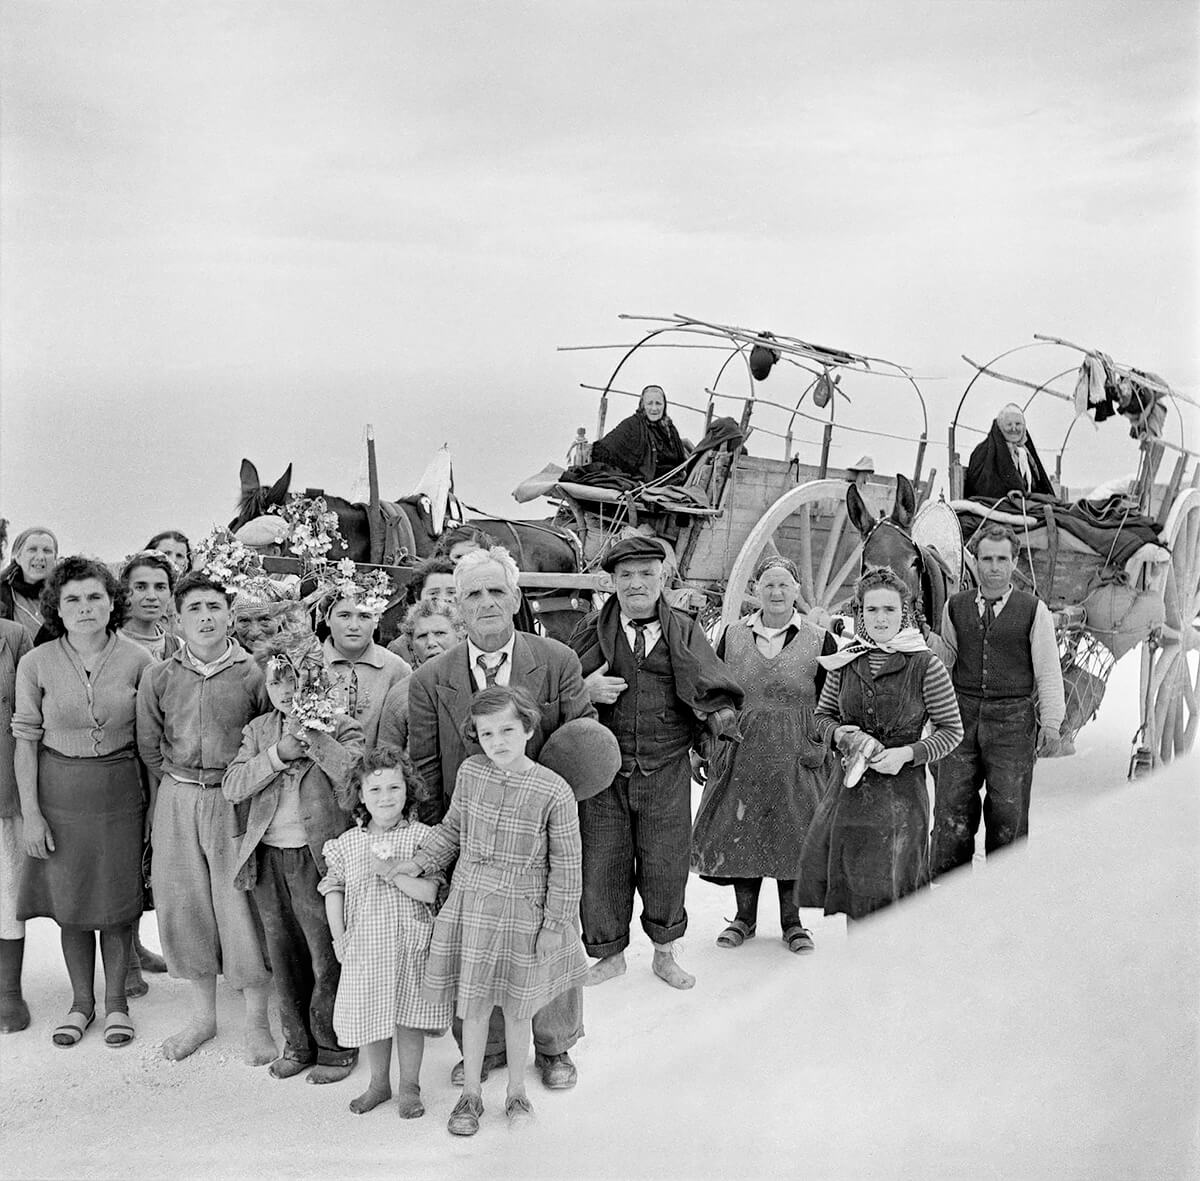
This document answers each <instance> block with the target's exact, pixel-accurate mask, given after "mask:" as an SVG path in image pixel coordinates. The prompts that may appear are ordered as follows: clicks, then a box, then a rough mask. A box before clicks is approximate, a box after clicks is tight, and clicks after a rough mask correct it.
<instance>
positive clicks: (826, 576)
mask: <svg viewBox="0 0 1200 1181" xmlns="http://www.w3.org/2000/svg"><path fill="white" fill-rule="evenodd" d="M834 502H836V505H835V503H834ZM793 517H794V518H795V519H794V520H792V518H793ZM781 529H786V532H787V536H786V537H777V534H778V533H779V531H780V530H781ZM772 544H774V545H775V546H776V548H778V549H779V551H780V552H781V553H784V554H786V555H787V556H788V557H790V558H792V559H793V561H795V563H796V566H797V567H798V568H799V571H800V595H799V601H798V602H797V604H796V605H797V607H798V608H799V609H800V610H801V611H802V612H803V613H804V614H805V615H811V616H813V617H814V622H816V623H819V624H823V623H824V622H825V621H826V620H827V619H828V618H829V616H830V615H832V614H833V612H834V609H835V608H837V607H839V606H840V605H841V604H842V602H843V601H844V600H845V598H846V597H847V591H846V589H845V588H846V583H847V581H848V580H850V579H852V578H853V577H854V576H855V575H857V573H858V568H859V564H860V562H861V561H862V547H863V543H862V538H861V537H859V536H858V533H857V532H856V530H855V528H854V526H853V525H851V524H850V521H849V518H848V516H847V513H846V481H845V480H809V481H808V482H807V483H805V484H798V485H797V486H796V487H795V488H790V489H789V490H788V491H787V492H785V493H784V494H783V495H782V496H781V497H780V498H779V499H778V500H777V501H775V503H774V504H772V505H771V507H770V508H769V509H767V511H766V512H765V513H764V514H763V516H762V517H761V518H760V519H759V521H758V523H757V524H756V525H755V526H754V528H753V529H751V530H750V534H749V536H748V537H747V538H746V540H745V542H744V544H743V545H742V548H741V550H740V552H739V553H738V556H737V558H736V559H735V561H734V563H733V568H732V569H731V570H730V571H729V578H728V581H727V582H726V589H725V602H724V605H723V607H722V609H721V623H722V625H724V626H728V625H729V624H731V623H736V622H737V621H738V619H740V618H741V617H742V614H743V607H744V605H745V603H746V600H747V599H748V598H750V597H751V596H750V593H749V591H750V582H751V579H752V578H753V577H754V567H755V566H756V565H757V564H758V560H759V558H760V557H761V556H762V554H763V552H764V551H765V550H767V549H768V548H769V547H770V546H771V545H772Z"/></svg>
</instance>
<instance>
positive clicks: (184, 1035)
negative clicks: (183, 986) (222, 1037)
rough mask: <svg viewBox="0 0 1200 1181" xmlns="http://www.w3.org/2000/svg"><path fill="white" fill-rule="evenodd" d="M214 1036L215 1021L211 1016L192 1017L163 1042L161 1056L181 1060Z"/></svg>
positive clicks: (215, 1030) (215, 1031)
mask: <svg viewBox="0 0 1200 1181" xmlns="http://www.w3.org/2000/svg"><path fill="white" fill-rule="evenodd" d="M216 1036H217V1023H216V1022H215V1021H214V1020H213V1019H212V1018H211V1017H193V1018H192V1020H191V1021H189V1022H188V1023H187V1024H186V1025H185V1026H184V1027H183V1028H182V1029H181V1030H180V1031H179V1032H178V1033H177V1034H175V1035H173V1036H172V1037H169V1038H167V1040H166V1041H165V1042H163V1047H162V1052H163V1057H164V1058H169V1059H170V1060H171V1061H172V1062H182V1061H183V1060H184V1059H185V1058H187V1057H188V1056H189V1055H191V1054H194V1053H195V1052H196V1051H197V1050H198V1049H200V1047H201V1046H202V1045H204V1043H205V1042H210V1041H212V1039H213V1038H214V1037H216Z"/></svg>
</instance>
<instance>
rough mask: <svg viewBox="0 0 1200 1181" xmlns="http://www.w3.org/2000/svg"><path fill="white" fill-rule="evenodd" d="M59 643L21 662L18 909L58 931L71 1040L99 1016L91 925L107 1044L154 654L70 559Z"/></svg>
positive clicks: (125, 928) (111, 585)
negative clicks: (137, 729)
mask: <svg viewBox="0 0 1200 1181" xmlns="http://www.w3.org/2000/svg"><path fill="white" fill-rule="evenodd" d="M41 608H42V614H43V615H44V617H45V620H46V625H47V627H48V628H49V629H50V631H51V632H52V633H53V634H54V635H55V637H57V638H55V639H54V640H52V641H51V642H49V643H46V644H43V645H42V646H41V647H39V648H35V649H34V650H33V651H32V652H30V653H29V654H28V655H27V656H26V657H24V658H23V659H22V660H21V663H20V665H19V666H18V668H17V695H16V709H15V710H14V713H13V722H12V730H13V737H14V738H15V739H16V753H15V764H16V777H17V787H18V790H19V792H20V796H21V821H22V838H23V843H24V846H25V853H26V857H25V861H24V864H23V865H22V867H21V880H20V884H19V887H18V893H17V917H18V918H19V919H21V920H25V919H31V918H43V917H44V918H52V919H54V921H55V922H56V923H58V925H59V927H60V928H61V930H62V949H63V958H64V959H65V960H66V963H67V973H68V975H69V976H70V979H71V988H72V992H73V999H72V1002H71V1009H70V1012H69V1013H68V1014H67V1016H66V1018H65V1019H64V1020H63V1022H62V1023H61V1024H60V1025H59V1026H58V1027H57V1028H56V1029H55V1030H54V1033H53V1041H54V1044H55V1045H56V1046H63V1047H68V1046H74V1045H77V1044H78V1043H79V1041H80V1040H81V1039H82V1038H83V1035H84V1033H85V1032H86V1030H87V1029H88V1027H89V1026H90V1025H91V1024H92V1022H93V1021H94V1020H95V1015H96V1002H95V992H94V987H95V972H96V932H99V934H100V952H101V956H102V958H103V961H104V980H105V990H104V993H105V996H104V1000H105V1020H104V1040H105V1042H106V1043H107V1044H108V1045H110V1046H124V1045H128V1044H129V1042H131V1041H132V1040H133V1036H134V1029H133V1025H132V1023H131V1022H130V1019H129V1002H128V1001H127V1000H126V998H125V977H126V973H127V971H128V968H129V950H130V944H131V936H132V924H134V923H135V922H136V921H137V919H138V917H139V916H140V915H141V913H142V872H141V865H142V840H143V832H144V825H145V815H146V808H145V802H144V799H143V794H142V776H141V774H140V766H139V763H138V758H137V753H136V746H135V734H134V718H135V712H136V703H137V687H138V681H139V679H140V678H141V675H142V671H143V669H145V668H146V666H147V665H149V664H150V663H151V657H150V654H149V653H148V652H147V651H146V650H145V648H142V647H141V646H140V645H138V644H135V643H134V642H133V641H132V640H128V639H126V638H125V637H124V636H122V635H120V634H119V629H120V626H121V623H122V622H123V620H124V616H125V592H124V590H123V588H122V587H121V586H120V585H119V583H118V582H117V580H116V579H115V578H114V577H113V575H112V572H111V571H110V570H109V569H108V567H107V566H105V565H104V564H103V563H101V562H96V561H93V560H91V559H88V558H83V557H71V558H66V559H64V560H63V561H62V562H60V563H59V564H58V566H56V567H55V569H54V572H53V573H52V574H51V575H50V576H49V578H47V579H46V586H45V588H44V589H43V591H42V598H41Z"/></svg>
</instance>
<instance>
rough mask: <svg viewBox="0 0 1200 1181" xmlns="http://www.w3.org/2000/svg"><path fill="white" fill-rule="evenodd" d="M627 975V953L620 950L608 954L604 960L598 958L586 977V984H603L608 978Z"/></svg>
mask: <svg viewBox="0 0 1200 1181" xmlns="http://www.w3.org/2000/svg"><path fill="white" fill-rule="evenodd" d="M624 975H625V953H624V952H623V951H618V952H617V954H616V955H607V956H605V957H604V959H602V960H597V961H596V962H595V963H594V964H593V965H592V966H591V967H590V968H589V969H588V974H587V976H586V977H585V978H584V981H583V983H584V984H585V985H592V984H603V983H604V982H605V981H606V980H611V979H612V978H613V977H614V976H624Z"/></svg>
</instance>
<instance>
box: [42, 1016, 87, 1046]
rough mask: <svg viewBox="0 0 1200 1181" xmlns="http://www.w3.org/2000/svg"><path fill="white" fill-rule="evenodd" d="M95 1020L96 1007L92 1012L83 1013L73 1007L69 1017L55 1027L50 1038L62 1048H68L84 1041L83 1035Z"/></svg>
mask: <svg viewBox="0 0 1200 1181" xmlns="http://www.w3.org/2000/svg"><path fill="white" fill-rule="evenodd" d="M95 1020H96V1010H95V1009H93V1010H92V1011H91V1012H90V1013H81V1012H80V1011H79V1010H78V1009H72V1010H71V1011H70V1012H69V1013H68V1014H67V1019H66V1020H65V1021H64V1022H63V1023H62V1024H61V1025H59V1026H56V1027H55V1030H54V1032H53V1033H52V1034H51V1035H50V1040H51V1041H52V1042H53V1043H54V1044H55V1045H56V1046H58V1047H59V1048H60V1049H63V1050H68V1049H70V1048H71V1047H72V1046H77V1045H79V1043H80V1042H81V1041H83V1035H84V1034H85V1033H86V1032H87V1031H88V1030H89V1029H90V1028H91V1026H92V1022H93V1021H95Z"/></svg>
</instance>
